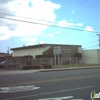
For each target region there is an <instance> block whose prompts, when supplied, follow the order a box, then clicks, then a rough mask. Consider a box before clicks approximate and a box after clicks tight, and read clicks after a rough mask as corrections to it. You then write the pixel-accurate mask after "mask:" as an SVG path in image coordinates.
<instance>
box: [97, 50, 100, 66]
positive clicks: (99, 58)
mask: <svg viewBox="0 0 100 100" xmlns="http://www.w3.org/2000/svg"><path fill="white" fill-rule="evenodd" d="M97 55H98V64H100V49H98V50H97Z"/></svg>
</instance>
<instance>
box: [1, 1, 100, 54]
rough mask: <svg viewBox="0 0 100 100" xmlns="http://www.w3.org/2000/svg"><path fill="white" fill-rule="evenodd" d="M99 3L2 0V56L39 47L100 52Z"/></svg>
mask: <svg viewBox="0 0 100 100" xmlns="http://www.w3.org/2000/svg"><path fill="white" fill-rule="evenodd" d="M99 7H100V1H99V0H95V1H94V0H77V1H76V0H0V52H7V50H8V48H15V47H22V46H23V45H25V46H28V45H37V44H44V43H46V44H66V45H82V48H83V49H98V48H99V36H98V35H97V34H100V10H99Z"/></svg>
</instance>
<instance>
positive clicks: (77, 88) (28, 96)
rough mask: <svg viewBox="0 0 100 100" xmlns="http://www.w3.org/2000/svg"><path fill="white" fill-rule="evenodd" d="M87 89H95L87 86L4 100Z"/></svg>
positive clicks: (11, 99)
mask: <svg viewBox="0 0 100 100" xmlns="http://www.w3.org/2000/svg"><path fill="white" fill-rule="evenodd" d="M87 88H93V85H92V86H86V87H79V88H73V89H67V90H61V91H54V92H46V93H41V94H34V95H28V96H20V97H14V98H8V99H3V100H14V99H21V98H28V97H34V96H39V95H46V94H53V93H60V92H65V91H66V92H67V91H74V90H79V89H87Z"/></svg>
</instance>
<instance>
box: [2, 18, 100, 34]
mask: <svg viewBox="0 0 100 100" xmlns="http://www.w3.org/2000/svg"><path fill="white" fill-rule="evenodd" d="M0 18H2V19H7V20H14V21H19V22H25V23H31V24H38V25H45V26H51V27H58V28H63V29H70V30H76V31H84V30H83V29H78V28H69V27H60V26H57V25H49V24H44V23H38V22H32V21H26V20H20V19H14V18H7V17H1V16H0ZM89 32H91V33H100V31H95V32H93V31H89Z"/></svg>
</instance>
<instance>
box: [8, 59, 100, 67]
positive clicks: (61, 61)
mask: <svg viewBox="0 0 100 100" xmlns="http://www.w3.org/2000/svg"><path fill="white" fill-rule="evenodd" d="M7 60H8V61H11V62H14V63H18V64H20V65H40V64H44V63H45V64H50V65H52V66H80V65H83V66H85V65H89V64H91V65H92V64H93V65H98V64H100V58H97V57H85V58H79V57H65V58H64V57H63V58H60V59H59V61H58V59H57V58H56V59H54V58H35V59H34V58H30V59H28V58H25V57H11V58H9V59H7Z"/></svg>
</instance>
